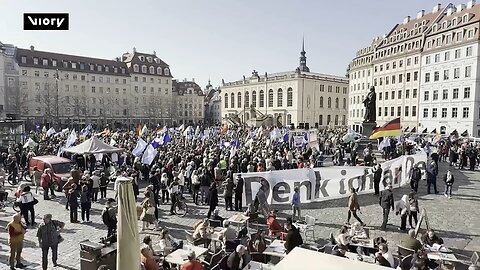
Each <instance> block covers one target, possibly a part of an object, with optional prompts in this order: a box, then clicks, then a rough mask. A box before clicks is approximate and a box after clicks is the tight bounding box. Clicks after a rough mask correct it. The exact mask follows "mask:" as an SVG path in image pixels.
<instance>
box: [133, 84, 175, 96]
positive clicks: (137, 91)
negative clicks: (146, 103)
mask: <svg viewBox="0 0 480 270" xmlns="http://www.w3.org/2000/svg"><path fill="white" fill-rule="evenodd" d="M134 91H135V93H137V94H138V93H139V90H138V86H137V85H135V86H134ZM157 92H158V94H161V93H162V88H160V87H159V88H158V90H157ZM142 93H143V94H146V93H147V87H146V86H144V87H142ZM154 93H155V88H154V87H150V94H154ZM165 95H168V88H165Z"/></svg>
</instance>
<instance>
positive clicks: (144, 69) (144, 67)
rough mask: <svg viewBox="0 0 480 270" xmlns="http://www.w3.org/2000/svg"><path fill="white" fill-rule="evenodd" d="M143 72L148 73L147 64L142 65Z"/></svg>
mask: <svg viewBox="0 0 480 270" xmlns="http://www.w3.org/2000/svg"><path fill="white" fill-rule="evenodd" d="M142 73H147V66H145V65H143V66H142Z"/></svg>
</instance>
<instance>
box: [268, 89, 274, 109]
mask: <svg viewBox="0 0 480 270" xmlns="http://www.w3.org/2000/svg"><path fill="white" fill-rule="evenodd" d="M268 107H273V89H270V90H268Z"/></svg>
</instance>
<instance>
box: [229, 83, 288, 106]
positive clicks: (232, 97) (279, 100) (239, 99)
mask: <svg viewBox="0 0 480 270" xmlns="http://www.w3.org/2000/svg"><path fill="white" fill-rule="evenodd" d="M259 96H260V98H259V103H260V104H259V107H260V108H263V107H265V92H264V91H263V90H260V93H259ZM228 98H229V96H228V93H225V95H224V108H225V109H228V106H229V104H230V108H232V109H233V108H235V94H234V93H231V94H230V103H228V101H229V100H228ZM251 98H252V106H253V107H257V92H256V91H252V96H251ZM244 106H245V107H250V93H249V92H248V91H245V105H244ZM291 106H293V90H292V88H288V89H287V107H291ZM268 107H273V89H270V90H268ZM277 107H283V90H282V88H279V89H278V90H277ZM237 108H242V93H241V92H238V93H237Z"/></svg>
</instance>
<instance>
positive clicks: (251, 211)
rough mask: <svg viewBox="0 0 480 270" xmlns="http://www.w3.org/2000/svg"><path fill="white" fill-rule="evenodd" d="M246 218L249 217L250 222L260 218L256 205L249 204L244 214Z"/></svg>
mask: <svg viewBox="0 0 480 270" xmlns="http://www.w3.org/2000/svg"><path fill="white" fill-rule="evenodd" d="M243 215H244V216H246V217H248V221H255V220H257V218H258V213H257V211H256V208H255V205H254V204H249V205H248V206H247V210H246V211H245V213H244V214H243Z"/></svg>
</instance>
